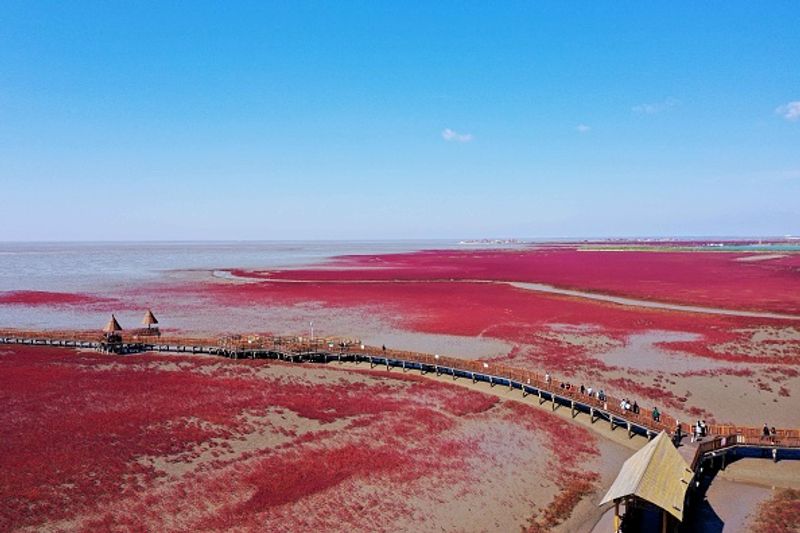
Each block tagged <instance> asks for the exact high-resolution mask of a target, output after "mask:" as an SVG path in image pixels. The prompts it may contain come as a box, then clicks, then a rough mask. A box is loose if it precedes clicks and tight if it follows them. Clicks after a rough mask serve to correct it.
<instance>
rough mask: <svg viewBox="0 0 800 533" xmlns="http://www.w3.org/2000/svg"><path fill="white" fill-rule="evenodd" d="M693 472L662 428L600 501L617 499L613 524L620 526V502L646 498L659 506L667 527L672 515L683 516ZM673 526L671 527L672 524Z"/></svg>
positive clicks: (631, 460) (635, 456) (678, 517)
mask: <svg viewBox="0 0 800 533" xmlns="http://www.w3.org/2000/svg"><path fill="white" fill-rule="evenodd" d="M693 476H694V472H692V469H691V468H689V465H688V464H686V461H685V460H684V459H683V457H682V456H681V454H680V453H679V452H678V450H676V449H675V446H673V444H672V442H671V441H670V438H669V435H667V433H666V432H665V431H662V432H661V433H660V434H659V435H658V436H657V437H656V438H654V439H653V440H651V441H650V442H648V443H647V444H646V445H645V446H644V447H643V448H642V449H641V450H639V451H638V452H636V453H635V454H633V455H632V456H631V457H629V458H628V460H627V461H625V464H623V465H622V469H621V470H620V472H619V475H618V476H617V479H615V480H614V483H613V484H612V485H611V488H609V489H608V493H606V495H605V497H604V498H603V500H602V501H601V502H600V505H604V504H606V503H609V502H614V522H615V524H614V527H615V528H619V504H620V503H624V504H625V505H626V514H627V509H628V506H629V505H634V506H635V505H638V503H639V502H647V503H649V504H652V505H654V506H655V507H657V508H658V509H660V510H661V511H662V513H663V515H662V531H667V530H668V528H667V525H668V523H669V520H670V517H673V518H674V519H675V520H677V521H678V522H680V521H682V520H683V508H684V503H685V500H686V490H687V489H688V488H689V484H690V483H691V481H692V478H693ZM670 529H672V528H670Z"/></svg>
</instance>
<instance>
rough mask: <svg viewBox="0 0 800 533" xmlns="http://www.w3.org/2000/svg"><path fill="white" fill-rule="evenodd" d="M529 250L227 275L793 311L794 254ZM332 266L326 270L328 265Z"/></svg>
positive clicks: (395, 257) (797, 284)
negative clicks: (501, 285)
mask: <svg viewBox="0 0 800 533" xmlns="http://www.w3.org/2000/svg"><path fill="white" fill-rule="evenodd" d="M753 256H754V254H747V253H733V252H672V251H597V250H581V249H578V248H562V247H559V248H552V247H551V248H533V249H529V250H503V251H458V250H457V251H451V250H442V251H423V252H413V253H405V254H386V255H374V256H345V257H340V258H337V259H335V260H333V261H331V263H330V264H329V265H327V267H328V268H324V269H306V270H287V271H277V272H252V271H250V272H249V271H242V270H235V271H233V273H234V274H237V275H240V276H251V277H269V278H272V279H305V280H335V281H348V280H384V281H386V280H407V281H422V280H427V281H432V280H492V281H523V282H532V283H544V284H550V285H555V286H557V287H561V288H568V289H575V290H585V291H592V292H598V293H608V294H614V295H619V296H627V297H632V298H642V299H651V300H658V301H664V302H674V303H680V304H694V305H703V306H715V307H724V308H731V309H753V310H764V311H774V312H784V313H798V314H800V254H790V255H786V256H783V257H776V258H772V259H768V260H763V261H752V260H749V261H748V260H747V259H749V258H752V257H753ZM330 267H334V268H330Z"/></svg>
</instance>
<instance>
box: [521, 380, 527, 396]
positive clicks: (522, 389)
mask: <svg viewBox="0 0 800 533" xmlns="http://www.w3.org/2000/svg"><path fill="white" fill-rule="evenodd" d="M520 390H521V391H522V397H523V398H524V397H525V396H527V395H528V393H527V392H526V391H525V384H524V383H523V385H522V387H520Z"/></svg>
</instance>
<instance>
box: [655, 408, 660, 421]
mask: <svg viewBox="0 0 800 533" xmlns="http://www.w3.org/2000/svg"><path fill="white" fill-rule="evenodd" d="M653 421H655V422H661V412H660V411H659V410H658V407H653Z"/></svg>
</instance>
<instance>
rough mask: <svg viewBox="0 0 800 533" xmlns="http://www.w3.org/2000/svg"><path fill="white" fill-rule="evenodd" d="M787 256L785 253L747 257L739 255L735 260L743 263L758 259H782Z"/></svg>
mask: <svg viewBox="0 0 800 533" xmlns="http://www.w3.org/2000/svg"><path fill="white" fill-rule="evenodd" d="M782 257H786V255H785V254H761V255H748V256H746V257H737V258H736V259H734V261H739V262H741V263H753V262H756V261H769V260H770V259H780V258H782Z"/></svg>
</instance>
